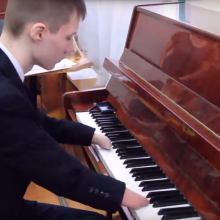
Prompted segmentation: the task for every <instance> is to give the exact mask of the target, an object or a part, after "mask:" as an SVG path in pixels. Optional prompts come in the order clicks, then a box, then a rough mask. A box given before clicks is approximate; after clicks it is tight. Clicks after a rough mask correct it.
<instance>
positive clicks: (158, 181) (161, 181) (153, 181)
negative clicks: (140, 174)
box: [139, 179, 171, 187]
mask: <svg viewBox="0 0 220 220" xmlns="http://www.w3.org/2000/svg"><path fill="white" fill-rule="evenodd" d="M166 183H171V181H170V180H169V179H165V180H151V181H142V182H141V183H140V184H139V187H144V186H150V185H155V184H161V185H162V184H166Z"/></svg>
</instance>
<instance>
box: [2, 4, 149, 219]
mask: <svg viewBox="0 0 220 220" xmlns="http://www.w3.org/2000/svg"><path fill="white" fill-rule="evenodd" d="M85 14H86V7H85V3H84V1H83V0H37V1H36V0H9V3H8V7H7V11H6V16H5V25H4V28H3V32H2V36H1V43H0V48H1V49H0V177H1V181H0V219H1V220H6V219H7V220H15V219H16V220H18V219H19V220H20V219H22V220H26V219H27V220H30V219H34V220H64V219H69V220H73V219H74V220H78V219H81V220H92V219H96V220H98V219H106V218H105V217H104V216H102V215H99V214H97V213H93V212H87V211H82V210H76V209H71V208H65V207H59V206H53V205H48V204H39V203H37V202H32V201H25V200H23V196H24V194H25V191H26V188H27V186H28V185H29V183H30V181H33V182H35V183H36V184H38V185H40V186H42V187H44V188H46V189H48V190H50V191H52V192H53V193H55V194H57V195H59V196H64V197H67V198H69V199H72V200H75V201H78V202H81V203H84V204H87V205H89V206H92V207H95V208H98V209H103V210H106V211H111V212H115V211H117V208H118V207H119V206H120V205H123V206H127V207H131V208H133V209H139V208H141V207H144V206H146V205H147V204H148V200H147V199H146V198H144V197H142V196H140V195H138V194H136V193H134V192H132V191H131V190H129V189H127V188H126V186H125V183H123V182H120V181H117V180H115V179H113V178H111V177H107V176H104V175H100V174H97V173H95V172H93V171H92V170H90V169H88V168H86V167H84V166H83V165H82V164H81V163H80V162H79V161H78V160H77V159H76V158H74V157H73V156H72V155H70V154H68V153H67V152H65V151H64V149H63V148H62V147H60V146H59V144H58V143H67V144H83V145H90V144H91V143H95V144H98V145H100V146H101V147H103V148H106V149H110V148H111V143H110V141H109V139H108V138H107V137H105V136H102V135H97V134H94V129H93V128H90V127H88V126H85V125H82V124H79V123H74V122H70V121H64V120H60V121H59V120H56V119H54V118H49V117H47V116H46V115H44V114H42V113H40V112H38V110H37V108H36V103H34V101H33V99H32V95H31V94H30V92H29V91H28V89H27V88H26V87H25V85H24V84H23V80H24V73H26V72H28V71H29V70H31V69H32V67H33V65H35V64H36V65H40V66H42V67H43V68H45V69H52V68H53V67H54V65H55V64H56V63H57V62H59V61H60V60H62V59H63V58H64V57H65V56H66V54H67V53H69V52H72V51H73V50H74V47H73V43H72V37H73V34H74V33H76V32H77V29H78V26H79V21H80V19H84V17H85Z"/></svg>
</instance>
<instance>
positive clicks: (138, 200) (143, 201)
mask: <svg viewBox="0 0 220 220" xmlns="http://www.w3.org/2000/svg"><path fill="white" fill-rule="evenodd" d="M148 204H149V200H148V199H147V198H145V197H144V196H141V195H139V194H138V193H135V192H133V191H132V190H130V189H128V188H126V189H125V193H124V197H123V200H122V204H121V205H122V206H126V207H128V208H132V209H134V210H137V209H140V208H142V207H145V206H147V205H148Z"/></svg>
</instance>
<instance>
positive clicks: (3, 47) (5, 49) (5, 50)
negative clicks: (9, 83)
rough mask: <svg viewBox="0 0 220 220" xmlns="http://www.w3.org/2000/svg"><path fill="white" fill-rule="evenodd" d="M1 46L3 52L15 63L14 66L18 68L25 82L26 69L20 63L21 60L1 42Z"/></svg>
mask: <svg viewBox="0 0 220 220" xmlns="http://www.w3.org/2000/svg"><path fill="white" fill-rule="evenodd" d="M0 48H1V49H2V50H3V52H4V53H5V54H6V55H7V57H8V58H9V60H10V61H11V63H12V64H13V66H14V68H15V69H16V71H17V73H18V75H19V77H20V79H21V81H22V82H24V71H23V69H22V67H21V65H20V64H19V62H18V61H17V60H16V59H15V57H14V56H13V55H12V54H11V52H10V51H9V50H8V49H7V48H6V47H5V46H4V45H3V44H2V43H1V42H0Z"/></svg>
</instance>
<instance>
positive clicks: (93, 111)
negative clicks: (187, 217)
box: [89, 110, 101, 114]
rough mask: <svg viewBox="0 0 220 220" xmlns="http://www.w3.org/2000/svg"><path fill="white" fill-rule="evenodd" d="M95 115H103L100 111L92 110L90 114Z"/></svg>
mask: <svg viewBox="0 0 220 220" xmlns="http://www.w3.org/2000/svg"><path fill="white" fill-rule="evenodd" d="M95 113H101V112H100V111H99V110H92V111H90V112H89V114H95Z"/></svg>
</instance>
